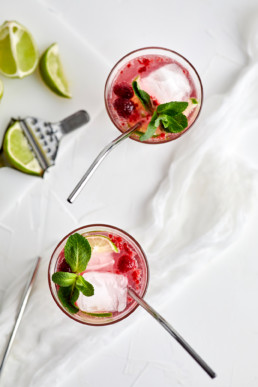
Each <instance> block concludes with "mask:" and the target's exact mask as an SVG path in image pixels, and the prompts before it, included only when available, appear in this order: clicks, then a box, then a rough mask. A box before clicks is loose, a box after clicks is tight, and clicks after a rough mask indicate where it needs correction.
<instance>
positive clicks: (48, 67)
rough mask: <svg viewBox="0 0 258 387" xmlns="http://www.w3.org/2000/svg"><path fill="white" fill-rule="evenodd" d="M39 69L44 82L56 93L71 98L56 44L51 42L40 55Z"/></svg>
mask: <svg viewBox="0 0 258 387" xmlns="http://www.w3.org/2000/svg"><path fill="white" fill-rule="evenodd" d="M39 70H40V74H41V77H42V79H43V81H44V82H45V84H46V85H47V86H48V87H49V88H50V89H51V90H52V91H53V92H54V93H56V94H57V95H59V96H61V97H65V98H71V97H72V95H71V93H70V91H69V87H68V82H67V80H66V77H65V75H64V71H63V66H62V63H61V60H60V56H59V48H58V44H57V43H54V44H52V45H51V46H50V47H49V48H48V49H47V50H46V51H45V52H44V53H43V55H42V56H41V58H40V62H39Z"/></svg>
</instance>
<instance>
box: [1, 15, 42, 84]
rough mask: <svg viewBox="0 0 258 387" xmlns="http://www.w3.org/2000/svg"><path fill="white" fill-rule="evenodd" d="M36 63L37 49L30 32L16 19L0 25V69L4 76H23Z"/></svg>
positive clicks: (31, 70) (32, 68)
mask: <svg viewBox="0 0 258 387" xmlns="http://www.w3.org/2000/svg"><path fill="white" fill-rule="evenodd" d="M37 64H38V50H37V46H36V43H35V41H34V39H33V37H32V35H31V34H30V32H29V31H28V30H27V29H26V28H25V27H24V26H22V25H21V24H20V23H18V22H16V21H6V22H4V23H3V24H2V25H1V26H0V71H1V73H2V74H4V75H5V76H6V77H10V78H23V77H26V76H27V75H29V74H31V73H32V72H33V71H34V70H35V69H36V67H37Z"/></svg>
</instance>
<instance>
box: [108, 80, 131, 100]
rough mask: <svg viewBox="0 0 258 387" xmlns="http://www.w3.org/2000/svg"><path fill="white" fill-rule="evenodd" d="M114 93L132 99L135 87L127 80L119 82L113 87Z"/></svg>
mask: <svg viewBox="0 0 258 387" xmlns="http://www.w3.org/2000/svg"><path fill="white" fill-rule="evenodd" d="M113 91H114V93H115V94H116V95H117V96H118V97H122V98H125V99H130V98H132V97H133V94H134V93H133V88H132V86H131V85H129V84H128V83H126V82H121V83H117V84H116V85H115V86H114V88H113Z"/></svg>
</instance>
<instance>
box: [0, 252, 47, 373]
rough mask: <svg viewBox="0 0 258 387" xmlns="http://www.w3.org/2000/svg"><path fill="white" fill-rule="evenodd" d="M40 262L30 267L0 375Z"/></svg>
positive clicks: (38, 260) (0, 367) (0, 368)
mask: <svg viewBox="0 0 258 387" xmlns="http://www.w3.org/2000/svg"><path fill="white" fill-rule="evenodd" d="M40 261H41V258H40V257H38V258H37V259H36V262H35V264H34V265H33V267H32V270H31V273H30V275H29V279H28V282H27V284H26V287H25V289H24V293H23V296H22V299H21V303H20V306H19V310H18V314H17V317H16V321H15V324H14V327H13V330H12V333H11V335H10V338H9V340H8V342H7V345H6V349H5V352H4V356H3V359H2V362H1V366H0V374H1V373H2V370H3V368H4V365H5V362H6V360H7V357H8V355H9V353H10V350H11V347H12V344H13V341H14V338H15V335H16V333H17V330H18V328H19V325H20V322H21V319H22V315H23V312H24V310H25V307H26V304H27V302H28V299H29V296H30V292H31V289H32V286H33V283H34V280H35V277H36V274H37V271H38V268H39V264H40Z"/></svg>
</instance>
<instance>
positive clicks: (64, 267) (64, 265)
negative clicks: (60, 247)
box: [57, 258, 72, 273]
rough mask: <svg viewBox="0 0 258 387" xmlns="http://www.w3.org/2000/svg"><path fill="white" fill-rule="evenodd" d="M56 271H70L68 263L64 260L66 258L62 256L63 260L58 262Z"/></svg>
mask: <svg viewBox="0 0 258 387" xmlns="http://www.w3.org/2000/svg"><path fill="white" fill-rule="evenodd" d="M57 271H66V272H68V273H71V271H72V270H71V268H70V266H69V265H68V263H67V262H66V260H65V259H64V258H63V260H62V261H61V262H60V263H58V266H57Z"/></svg>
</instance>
